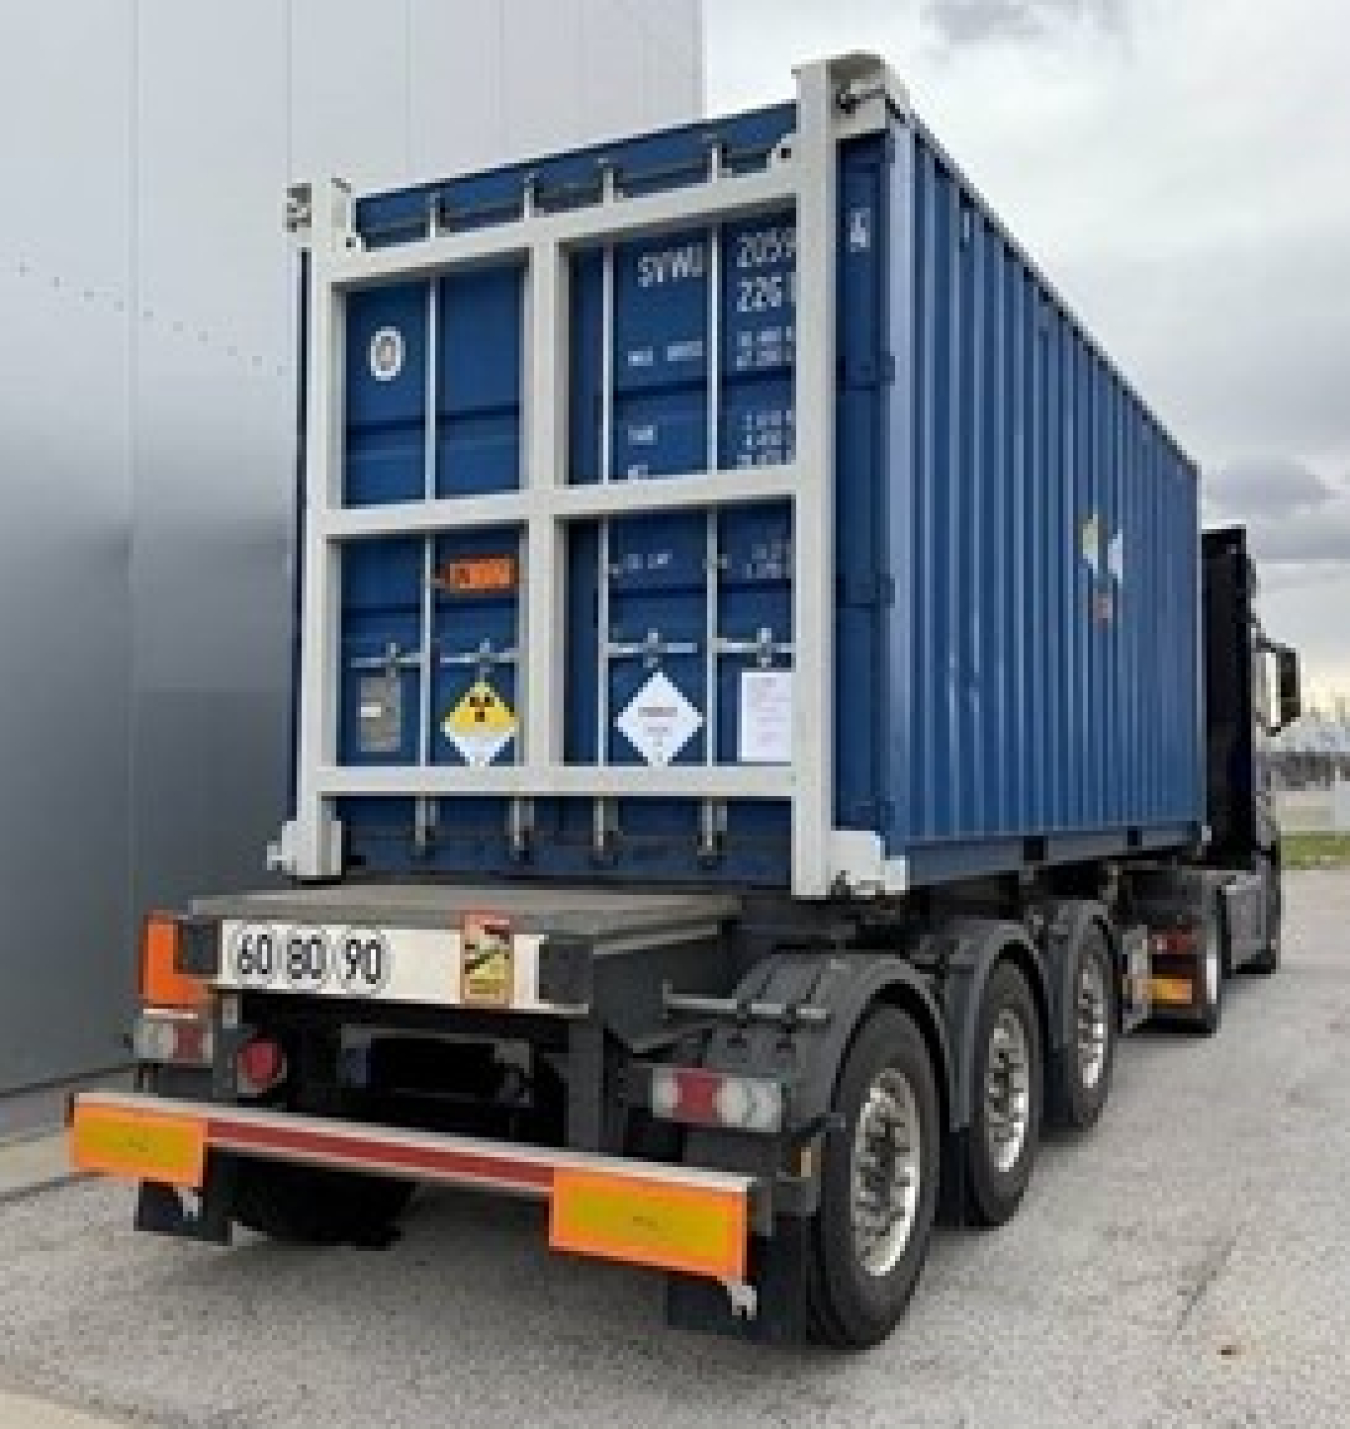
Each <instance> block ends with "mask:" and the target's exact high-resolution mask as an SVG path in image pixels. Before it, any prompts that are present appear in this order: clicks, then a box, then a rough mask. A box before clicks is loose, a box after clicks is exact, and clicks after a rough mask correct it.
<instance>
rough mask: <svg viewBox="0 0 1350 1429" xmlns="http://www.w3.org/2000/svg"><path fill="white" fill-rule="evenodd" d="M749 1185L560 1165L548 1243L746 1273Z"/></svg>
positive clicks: (695, 1271)
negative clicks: (675, 1182) (668, 1181)
mask: <svg viewBox="0 0 1350 1429" xmlns="http://www.w3.org/2000/svg"><path fill="white" fill-rule="evenodd" d="M746 1199H747V1198H746V1196H745V1194H744V1192H741V1191H735V1190H721V1189H718V1188H715V1187H711V1188H709V1187H702V1186H671V1185H664V1184H662V1183H661V1182H660V1181H655V1180H647V1179H643V1178H640V1177H635V1176H612V1175H606V1174H605V1173H604V1172H598V1171H579V1170H568V1169H562V1168H560V1169H559V1170H558V1171H557V1172H556V1173H555V1174H554V1178H553V1198H552V1203H551V1208H550V1215H549V1235H548V1243H549V1245H550V1246H551V1247H552V1248H553V1249H554V1250H570V1251H575V1252H576V1253H577V1254H579V1255H593V1256H599V1257H600V1258H602V1259H604V1260H618V1261H623V1262H624V1263H625V1264H628V1265H646V1266H652V1267H654V1268H656V1269H659V1270H679V1271H684V1272H685V1273H686V1274H689V1275H704V1276H708V1277H710V1278H713V1279H717V1280H737V1281H740V1280H744V1279H745V1270H746V1237H747V1234H748V1207H747V1203H746Z"/></svg>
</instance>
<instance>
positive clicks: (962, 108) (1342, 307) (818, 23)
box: [706, 0, 1350, 695]
mask: <svg viewBox="0 0 1350 1429" xmlns="http://www.w3.org/2000/svg"><path fill="white" fill-rule="evenodd" d="M706 10H707V38H708V101H709V106H710V109H711V110H712V111H713V112H717V111H719V110H727V109H734V108H739V107H746V106H750V105H754V104H758V103H762V102H764V101H766V100H768V99H771V98H776V97H779V96H780V95H783V94H786V93H787V92H788V91H789V89H790V85H791V80H790V72H791V67H792V65H793V64H794V63H796V62H798V61H800V60H802V59H805V58H809V57H812V56H816V55H822V54H830V53H838V52H841V51H844V50H849V49H858V48H866V49H873V50H877V51H879V52H881V53H883V54H885V55H886V57H887V58H888V59H889V60H890V62H891V64H892V66H893V67H894V68H895V69H896V70H897V71H898V73H899V74H900V75H901V77H902V78H903V79H904V80H905V81H906V83H907V84H908V85H909V87H910V91H911V95H912V97H913V100H914V103H915V107H916V108H917V109H918V110H919V112H920V113H921V114H923V115H924V117H925V119H926V120H927V121H928V123H929V124H930V125H931V126H932V127H933V128H934V129H935V130H936V131H937V132H938V134H939V135H940V136H941V137H942V138H943V140H944V142H945V144H946V146H947V147H948V148H949V149H950V150H951V151H952V152H953V153H954V154H955V156H956V157H957V159H958V160H959V161H960V162H961V164H962V165H963V167H964V168H965V169H966V171H967V173H968V174H969V175H970V176H971V177H972V178H973V180H974V181H975V183H976V184H977V185H978V186H979V187H980V188H981V190H982V191H983V192H984V194H985V196H986V197H987V198H988V199H989V200H990V201H991V203H992V204H993V205H994V207H995V208H996V209H998V210H999V212H1000V213H1001V214H1002V215H1003V217H1004V218H1005V219H1006V220H1007V221H1008V223H1009V224H1010V226H1011V227H1012V229H1013V230H1014V232H1016V233H1017V234H1018V235H1019V237H1021V238H1022V239H1023V241H1024V242H1025V243H1026V244H1027V245H1028V247H1029V248H1030V250H1031V251H1032V253H1033V254H1035V255H1036V256H1037V257H1038V258H1039V259H1040V260H1041V261H1042V263H1043V264H1044V265H1045V267H1046V268H1047V269H1048V271H1049V272H1050V274H1051V275H1052V276H1053V277H1054V278H1055V280H1056V281H1057V283H1058V285H1059V287H1060V289H1061V291H1062V292H1064V294H1065V295H1066V297H1067V298H1068V299H1069V301H1070V302H1071V303H1072V304H1073V306H1074V307H1075V308H1076V309H1077V310H1078V311H1079V313H1080V314H1081V315H1082V317H1083V318H1084V319H1085V321H1086V322H1087V324H1088V326H1089V327H1091V328H1092V329H1093V330H1094V331H1095V332H1096V333H1097V335H1098V336H1099V337H1100V338H1101V339H1102V341H1103V343H1104V345H1105V346H1106V348H1107V350H1108V351H1110V352H1111V353H1112V354H1113V355H1114V356H1115V357H1116V358H1117V359H1118V361H1119V362H1120V363H1121V365H1122V366H1123V367H1124V368H1125V369H1126V371H1127V372H1128V373H1129V374H1130V375H1131V377H1133V378H1134V380H1135V382H1136V384H1137V385H1138V387H1139V388H1140V389H1141V391H1142V392H1143V393H1144V394H1145V396H1146V397H1147V398H1148V399H1149V400H1150V402H1151V403H1152V405H1153V406H1154V407H1155V409H1156V410H1157V411H1158V412H1159V414H1160V415H1161V416H1162V418H1163V420H1164V421H1165V422H1166V423H1167V424H1168V425H1169V426H1170V427H1171V428H1172V430H1173V431H1174V432H1175V433H1176V434H1177V436H1178V437H1179V438H1180V440H1181V443H1182V445H1183V446H1184V447H1186V449H1187V450H1189V451H1190V452H1191V453H1192V455H1193V456H1194V457H1195V458H1196V459H1197V460H1198V461H1199V462H1200V464H1201V466H1202V467H1203V469H1204V472H1205V483H1206V513H1207V516H1208V517H1209V518H1210V519H1212V520H1216V521H1217V520H1231V519H1242V520H1245V521H1246V522H1247V523H1248V524H1249V525H1250V526H1251V528H1252V530H1253V536H1254V541H1255V544H1256V548H1257V552H1258V555H1259V556H1260V557H1261V558H1262V570H1263V575H1262V580H1263V589H1264V591H1265V598H1264V613H1265V618H1266V624H1267V626H1268V627H1269V628H1270V629H1271V632H1272V633H1273V634H1275V635H1277V636H1278V637H1279V638H1283V639H1288V640H1291V641H1293V642H1294V643H1296V644H1298V645H1299V646H1300V648H1301V649H1302V651H1303V653H1304V663H1305V669H1306V677H1309V678H1310V680H1311V683H1312V684H1313V686H1314V688H1315V689H1316V690H1318V691H1319V692H1324V691H1326V690H1328V689H1334V690H1337V691H1339V692H1340V693H1342V694H1346V695H1350V79H1348V78H1347V74H1346V69H1345V66H1346V59H1347V56H1350V5H1347V4H1346V3H1345V0H1278V3H1272V0H1184V3H1178V0H706Z"/></svg>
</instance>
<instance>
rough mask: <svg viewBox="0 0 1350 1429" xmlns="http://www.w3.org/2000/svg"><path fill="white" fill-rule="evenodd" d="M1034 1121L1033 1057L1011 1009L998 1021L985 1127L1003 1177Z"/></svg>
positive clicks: (991, 1046) (991, 1041)
mask: <svg viewBox="0 0 1350 1429" xmlns="http://www.w3.org/2000/svg"><path fill="white" fill-rule="evenodd" d="M1030 1120H1031V1053H1030V1049H1029V1044H1028V1040H1027V1031H1026V1028H1025V1027H1023V1025H1022V1019H1021V1018H1020V1017H1019V1016H1018V1015H1017V1013H1016V1012H1015V1011H1014V1010H1013V1009H1012V1008H1011V1007H1005V1008H1004V1009H1003V1010H1002V1011H1001V1012H1000V1013H999V1015H998V1017H997V1018H996V1019H995V1022H994V1030H993V1032H992V1033H991V1034H990V1038H989V1061H988V1069H987V1071H986V1074H985V1087H984V1124H985V1136H986V1138H987V1142H988V1149H989V1157H990V1160H992V1161H993V1163H994V1166H995V1167H996V1168H997V1170H998V1171H999V1172H1000V1173H1007V1172H1008V1171H1010V1170H1011V1169H1012V1168H1013V1166H1015V1165H1016V1164H1017V1158H1018V1157H1019V1156H1020V1155H1021V1154H1022V1147H1023V1145H1024V1144H1025V1142H1026V1139H1027V1126H1028V1124H1029V1122H1030Z"/></svg>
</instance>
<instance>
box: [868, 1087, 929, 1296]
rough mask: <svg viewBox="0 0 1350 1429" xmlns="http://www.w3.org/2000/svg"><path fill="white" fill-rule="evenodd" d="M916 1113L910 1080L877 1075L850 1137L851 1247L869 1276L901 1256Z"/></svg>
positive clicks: (915, 1159)
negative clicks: (851, 1143)
mask: <svg viewBox="0 0 1350 1429" xmlns="http://www.w3.org/2000/svg"><path fill="white" fill-rule="evenodd" d="M921 1174H922V1166H921V1157H920V1150H919V1113H918V1103H917V1102H916V1101H915V1098H914V1091H913V1088H912V1087H911V1086H910V1084H909V1078H908V1077H906V1076H905V1075H904V1073H903V1072H901V1071H899V1070H898V1069H897V1068H895V1067H885V1068H883V1069H882V1070H881V1071H880V1072H879V1073H878V1074H877V1076H876V1078H875V1080H874V1081H873V1082H872V1084H871V1086H870V1087H868V1089H867V1095H866V1096H865V1097H864V1099H863V1104H862V1108H861V1110H860V1111H859V1113H858V1122H857V1126H856V1128H855V1129H854V1135H853V1158H852V1178H851V1179H852V1186H853V1205H852V1221H853V1243H854V1248H855V1252H856V1254H857V1257H858V1262H859V1264H860V1265H861V1266H862V1268H863V1269H864V1270H865V1271H866V1272H867V1274H869V1275H872V1276H878V1277H879V1276H883V1275H888V1274H889V1273H890V1272H891V1271H892V1270H894V1269H895V1266H896V1265H897V1263H898V1262H899V1260H900V1257H901V1256H902V1255H903V1254H904V1253H905V1247H906V1246H907V1245H908V1244H909V1238H910V1235H911V1233H912V1232H913V1229H914V1219H915V1214H916V1212H917V1209H918V1204H919V1177H920V1175H921Z"/></svg>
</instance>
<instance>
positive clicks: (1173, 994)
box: [1148, 973, 1195, 1007]
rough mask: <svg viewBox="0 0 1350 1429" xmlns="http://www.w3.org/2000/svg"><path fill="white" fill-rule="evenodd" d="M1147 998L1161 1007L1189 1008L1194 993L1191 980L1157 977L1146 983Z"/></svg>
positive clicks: (1154, 976)
mask: <svg viewBox="0 0 1350 1429" xmlns="http://www.w3.org/2000/svg"><path fill="white" fill-rule="evenodd" d="M1148 990H1149V997H1150V998H1151V999H1152V1000H1153V1001H1154V1002H1156V1003H1157V1004H1158V1005H1159V1006H1161V1007H1189V1006H1190V1005H1191V1002H1192V1001H1193V999H1194V996H1195V993H1194V990H1193V989H1192V987H1191V980H1190V979H1189V978H1184V977H1159V976H1158V975H1157V974H1156V973H1155V974H1154V975H1153V976H1152V977H1151V978H1150V979H1149V982H1148Z"/></svg>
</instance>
